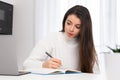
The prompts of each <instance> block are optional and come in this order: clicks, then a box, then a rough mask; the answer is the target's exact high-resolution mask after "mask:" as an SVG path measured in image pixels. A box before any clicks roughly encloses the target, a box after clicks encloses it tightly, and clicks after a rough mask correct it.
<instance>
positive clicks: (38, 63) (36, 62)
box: [23, 40, 53, 70]
mask: <svg viewBox="0 0 120 80" xmlns="http://www.w3.org/2000/svg"><path fill="white" fill-rule="evenodd" d="M45 52H48V53H50V54H51V55H52V53H53V47H52V44H51V43H50V42H48V41H45V40H42V41H40V42H39V43H38V44H37V45H36V46H35V47H34V49H33V50H32V52H31V54H30V56H29V57H28V58H27V59H26V60H25V62H24V63H23V69H24V70H34V69H39V68H42V64H43V62H44V61H46V60H47V59H48V58H49V57H48V56H47V55H46V54H45Z"/></svg>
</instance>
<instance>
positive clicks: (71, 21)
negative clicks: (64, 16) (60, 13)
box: [66, 20, 80, 25]
mask: <svg viewBox="0 0 120 80" xmlns="http://www.w3.org/2000/svg"><path fill="white" fill-rule="evenodd" d="M66 21H68V22H70V23H72V21H71V20H66ZM76 25H80V24H76Z"/></svg>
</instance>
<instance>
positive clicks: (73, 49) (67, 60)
mask: <svg viewBox="0 0 120 80" xmlns="http://www.w3.org/2000/svg"><path fill="white" fill-rule="evenodd" d="M78 51H79V48H78V41H77V39H76V38H74V39H71V38H69V37H67V35H66V34H65V33H63V32H59V33H55V34H54V35H51V36H49V37H47V38H45V39H43V40H41V41H40V42H39V43H38V44H37V45H36V46H35V48H34V49H33V51H32V52H31V54H30V56H29V57H28V58H27V59H26V61H25V62H24V64H23V67H24V69H27V70H29V69H30V70H31V69H39V68H42V64H43V62H44V61H46V60H48V59H49V57H48V56H47V55H46V54H45V52H48V53H50V54H51V55H52V56H53V57H55V58H58V59H60V60H61V62H62V68H68V69H78V61H79V59H78V58H79V53H78Z"/></svg>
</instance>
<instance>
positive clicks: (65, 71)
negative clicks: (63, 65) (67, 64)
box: [30, 68, 81, 75]
mask: <svg viewBox="0 0 120 80" xmlns="http://www.w3.org/2000/svg"><path fill="white" fill-rule="evenodd" d="M30 72H31V73H33V74H43V75H49V74H73V73H81V72H80V71H77V70H71V69H48V68H40V69H39V70H38V69H37V70H30Z"/></svg>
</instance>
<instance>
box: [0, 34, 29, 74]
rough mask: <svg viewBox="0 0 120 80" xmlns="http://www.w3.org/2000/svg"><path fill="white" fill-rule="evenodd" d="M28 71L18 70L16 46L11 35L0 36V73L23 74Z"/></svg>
mask: <svg viewBox="0 0 120 80" xmlns="http://www.w3.org/2000/svg"><path fill="white" fill-rule="evenodd" d="M28 73H30V72H25V71H18V64H17V56H16V46H15V42H14V40H12V38H11V37H8V36H7V37H6V36H0V75H13V76H14V75H15V76H17V75H23V74H28Z"/></svg>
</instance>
